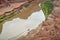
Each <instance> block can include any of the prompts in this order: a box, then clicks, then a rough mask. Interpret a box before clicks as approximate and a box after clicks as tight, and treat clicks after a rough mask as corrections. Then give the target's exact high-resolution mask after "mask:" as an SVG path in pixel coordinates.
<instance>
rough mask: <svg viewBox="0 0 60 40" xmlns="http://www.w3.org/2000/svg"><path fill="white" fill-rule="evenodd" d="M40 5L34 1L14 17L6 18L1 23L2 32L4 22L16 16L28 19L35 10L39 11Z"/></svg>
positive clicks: (0, 30) (0, 29)
mask: <svg viewBox="0 0 60 40" xmlns="http://www.w3.org/2000/svg"><path fill="white" fill-rule="evenodd" d="M39 10H40V7H39V5H38V3H37V2H36V1H33V2H32V3H31V4H30V5H29V7H27V8H23V9H22V10H20V13H18V14H17V15H15V16H13V17H12V18H10V19H8V20H5V21H4V22H2V23H0V33H1V32H2V28H3V24H4V23H5V22H6V21H10V20H12V19H14V18H17V17H19V18H21V19H27V18H28V17H29V16H30V15H31V14H32V13H33V12H36V11H39Z"/></svg>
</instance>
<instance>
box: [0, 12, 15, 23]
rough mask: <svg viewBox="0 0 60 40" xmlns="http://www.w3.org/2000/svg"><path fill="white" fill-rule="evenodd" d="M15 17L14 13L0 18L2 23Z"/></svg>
mask: <svg viewBox="0 0 60 40" xmlns="http://www.w3.org/2000/svg"><path fill="white" fill-rule="evenodd" d="M14 15H15V14H14V13H11V14H10V15H8V16H5V17H3V18H0V23H1V22H3V21H4V20H7V19H8V18H11V17H13V16H14Z"/></svg>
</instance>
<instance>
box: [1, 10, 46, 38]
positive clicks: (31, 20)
mask: <svg viewBox="0 0 60 40" xmlns="http://www.w3.org/2000/svg"><path fill="white" fill-rule="evenodd" d="M44 20H45V16H44V13H43V11H42V10H40V11H37V12H34V13H32V14H31V16H29V17H28V19H21V18H15V19H13V20H11V21H7V22H5V23H4V24H3V30H2V33H1V35H0V39H7V38H11V37H14V36H17V35H19V34H20V36H21V35H26V34H27V32H28V29H29V30H32V29H35V28H36V27H37V26H38V25H39V24H40V23H42V21H44ZM24 32H25V33H24Z"/></svg>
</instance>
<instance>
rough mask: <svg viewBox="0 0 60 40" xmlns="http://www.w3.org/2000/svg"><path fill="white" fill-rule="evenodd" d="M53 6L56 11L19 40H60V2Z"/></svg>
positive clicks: (55, 2)
mask: <svg viewBox="0 0 60 40" xmlns="http://www.w3.org/2000/svg"><path fill="white" fill-rule="evenodd" d="M53 4H54V9H53V11H52V12H51V14H50V15H49V17H48V18H47V20H45V21H44V22H43V23H42V24H40V25H39V27H37V28H36V29H33V30H31V31H30V32H29V33H28V34H27V35H26V36H22V37H20V38H18V39H17V40H60V0H55V1H54V3H53Z"/></svg>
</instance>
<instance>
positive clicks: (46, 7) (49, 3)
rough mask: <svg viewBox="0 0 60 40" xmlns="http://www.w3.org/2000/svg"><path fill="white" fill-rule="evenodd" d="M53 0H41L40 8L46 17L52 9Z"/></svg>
mask: <svg viewBox="0 0 60 40" xmlns="http://www.w3.org/2000/svg"><path fill="white" fill-rule="evenodd" d="M53 1H54V0H47V1H46V2H41V8H42V10H43V12H44V14H45V17H46V18H47V17H48V15H49V14H50V13H51V11H52V10H53Z"/></svg>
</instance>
